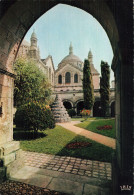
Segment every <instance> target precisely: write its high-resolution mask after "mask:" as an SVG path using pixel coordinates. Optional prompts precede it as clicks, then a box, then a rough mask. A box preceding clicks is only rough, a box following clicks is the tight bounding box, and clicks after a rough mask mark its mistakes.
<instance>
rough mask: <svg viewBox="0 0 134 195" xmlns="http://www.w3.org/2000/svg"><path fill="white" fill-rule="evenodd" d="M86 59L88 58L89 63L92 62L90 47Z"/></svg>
mask: <svg viewBox="0 0 134 195" xmlns="http://www.w3.org/2000/svg"><path fill="white" fill-rule="evenodd" d="M88 60H89V62H90V63H91V64H92V63H93V55H92V52H91V49H90V51H89V53H88Z"/></svg>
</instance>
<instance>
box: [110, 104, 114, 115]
mask: <svg viewBox="0 0 134 195" xmlns="http://www.w3.org/2000/svg"><path fill="white" fill-rule="evenodd" d="M110 107H111V117H115V101H112V103H111V106H110Z"/></svg>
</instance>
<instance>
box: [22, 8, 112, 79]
mask: <svg viewBox="0 0 134 195" xmlns="http://www.w3.org/2000/svg"><path fill="white" fill-rule="evenodd" d="M33 30H34V31H35V33H36V35H37V38H38V46H39V48H40V55H41V58H42V59H45V58H46V57H47V56H48V55H51V56H52V58H53V62H54V66H55V69H57V66H58V64H59V63H60V62H61V60H62V59H63V58H64V57H65V56H67V55H68V54H69V45H70V42H72V46H73V53H74V55H76V56H78V57H79V58H80V59H81V60H82V61H83V62H84V59H86V58H87V56H88V52H89V51H90V50H91V52H92V54H93V63H94V66H95V68H96V69H97V70H98V72H99V73H101V71H100V64H101V60H103V61H106V62H108V64H109V65H110V66H111V62H112V59H113V51H112V47H111V44H110V41H109V38H108V36H107V34H106V32H105V30H104V29H103V27H102V26H101V24H100V23H99V22H98V21H97V20H96V19H95V18H94V17H93V16H92V15H90V14H89V13H87V12H85V11H83V10H81V9H79V8H75V7H72V6H69V5H63V4H59V5H57V6H55V7H53V8H52V9H50V10H49V11H48V12H46V13H45V14H44V15H42V16H41V17H40V18H39V19H38V20H37V21H36V22H35V23H34V24H33V26H32V27H31V28H30V29H29V31H28V32H27V34H26V36H25V37H24V39H25V40H27V41H28V42H30V37H31V34H32V32H33ZM110 80H114V76H113V71H112V70H111V78H110Z"/></svg>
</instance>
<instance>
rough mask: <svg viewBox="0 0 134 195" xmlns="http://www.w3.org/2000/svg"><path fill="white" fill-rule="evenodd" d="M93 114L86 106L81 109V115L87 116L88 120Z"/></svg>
mask: <svg viewBox="0 0 134 195" xmlns="http://www.w3.org/2000/svg"><path fill="white" fill-rule="evenodd" d="M90 114H91V110H86V109H85V108H84V109H83V110H82V111H81V115H82V117H83V118H85V120H87V118H88V117H89V116H90Z"/></svg>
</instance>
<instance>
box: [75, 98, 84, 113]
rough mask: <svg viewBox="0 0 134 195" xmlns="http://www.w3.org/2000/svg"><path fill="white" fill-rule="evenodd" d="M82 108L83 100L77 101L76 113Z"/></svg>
mask: <svg viewBox="0 0 134 195" xmlns="http://www.w3.org/2000/svg"><path fill="white" fill-rule="evenodd" d="M83 108H84V101H79V102H78V103H77V115H80V112H81V111H82V110H83Z"/></svg>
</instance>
